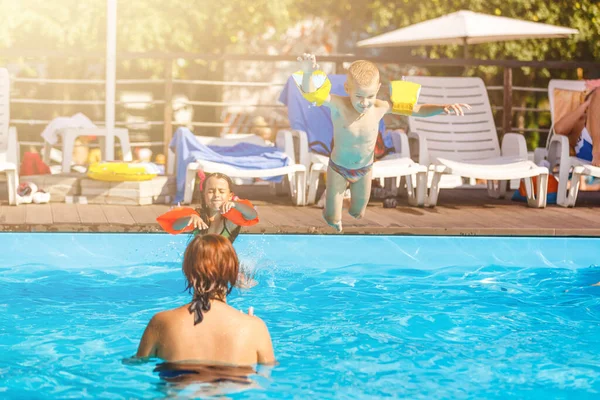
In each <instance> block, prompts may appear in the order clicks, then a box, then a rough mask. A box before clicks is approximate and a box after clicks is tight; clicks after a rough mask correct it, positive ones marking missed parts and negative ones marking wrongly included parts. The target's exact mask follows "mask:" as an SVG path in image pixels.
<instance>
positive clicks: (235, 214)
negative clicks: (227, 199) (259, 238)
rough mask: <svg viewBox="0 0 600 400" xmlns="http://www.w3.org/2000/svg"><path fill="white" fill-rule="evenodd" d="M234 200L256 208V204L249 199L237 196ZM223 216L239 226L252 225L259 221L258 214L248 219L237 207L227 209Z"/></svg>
mask: <svg viewBox="0 0 600 400" xmlns="http://www.w3.org/2000/svg"><path fill="white" fill-rule="evenodd" d="M234 201H235V202H237V203H242V204H244V205H247V206H249V207H252V208H254V206H253V205H252V203H251V202H250V201H249V200H242V199H237V198H236V199H235V200H234ZM223 216H224V217H225V218H227V219H228V220H230V221H231V222H233V223H234V224H236V225H238V226H252V225H256V224H257V223H258V216H257V217H256V218H254V219H251V220H247V219H245V218H244V216H243V215H242V213H241V212H239V211H238V210H236V209H235V208H232V209H231V210H229V211H227V212H226V213H225V214H223Z"/></svg>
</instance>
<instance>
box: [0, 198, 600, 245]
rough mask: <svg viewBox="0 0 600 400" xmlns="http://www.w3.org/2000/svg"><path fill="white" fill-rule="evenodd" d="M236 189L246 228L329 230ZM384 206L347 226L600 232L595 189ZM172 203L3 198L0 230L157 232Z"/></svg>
mask: <svg viewBox="0 0 600 400" xmlns="http://www.w3.org/2000/svg"><path fill="white" fill-rule="evenodd" d="M238 193H239V195H240V197H246V198H249V199H251V200H252V201H253V202H254V203H255V204H256V206H257V208H258V211H259V216H260V223H259V224H257V225H255V226H253V227H249V228H247V229H244V230H243V232H245V233H254V234H263V233H269V234H270V233H288V234H291V233H297V234H333V233H334V232H333V230H332V229H330V228H329V227H328V226H327V225H326V224H325V223H324V221H323V220H322V218H321V212H322V210H321V209H319V208H316V207H312V206H309V207H294V206H292V205H291V202H290V200H289V198H287V197H273V196H272V194H271V193H269V190H268V188H265V187H259V188H242V189H240V190H238ZM399 203H400V205H399V207H397V208H395V209H384V208H383V207H382V203H381V202H380V201H373V202H372V203H371V204H370V205H369V208H368V210H367V215H366V217H365V218H364V219H362V220H360V221H356V220H354V219H352V218H351V217H349V216H348V215H347V214H345V215H344V219H343V223H344V232H345V234H389V235H509V236H521V235H531V236H600V192H582V193H580V196H579V199H578V202H577V207H575V208H571V209H565V208H562V207H558V206H556V205H550V206H548V207H547V208H546V209H531V208H528V207H526V206H525V204H524V203H518V202H513V201H510V200H494V199H490V198H488V197H487V195H486V192H485V190H481V189H454V190H442V191H441V194H440V199H439V206H437V207H435V208H414V207H408V206H406V199H405V198H401V199H399ZM168 208H169V206H166V205H151V206H114V205H80V204H64V203H51V204H43V205H36V204H31V205H21V206H18V207H14V206H8V205H7V203H6V202H5V203H2V205H0V230H1V231H8V232H160V228H159V226H158V224H157V223H156V217H157V216H158V215H160V214H162V213H163V212H165V211H166V210H167V209H168Z"/></svg>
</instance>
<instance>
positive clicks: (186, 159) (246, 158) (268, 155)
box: [169, 127, 290, 202]
mask: <svg viewBox="0 0 600 400" xmlns="http://www.w3.org/2000/svg"><path fill="white" fill-rule="evenodd" d="M169 147H170V148H171V149H172V150H173V151H175V153H176V154H177V195H176V197H175V202H181V201H183V193H184V190H185V175H186V170H187V166H188V164H190V163H192V162H195V161H197V160H204V161H211V162H215V163H221V164H227V165H231V166H234V167H237V168H243V169H270V168H279V167H285V166H287V165H288V164H289V162H290V159H289V158H288V157H287V155H286V154H285V153H283V152H282V151H280V150H278V149H277V148H276V147H272V146H259V145H256V144H252V143H238V144H236V145H234V146H231V147H223V146H207V145H204V144H202V143H200V141H198V139H196V137H195V136H194V134H193V133H192V132H191V131H190V130H189V129H187V128H183V127H182V128H179V129H177V130H176V131H175V134H174V135H173V139H171V143H170V144H169ZM272 180H275V181H279V180H281V177H276V178H273V179H272Z"/></svg>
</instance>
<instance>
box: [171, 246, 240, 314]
mask: <svg viewBox="0 0 600 400" xmlns="http://www.w3.org/2000/svg"><path fill="white" fill-rule="evenodd" d="M182 269H183V274H184V275H185V279H186V290H188V291H189V292H190V293H192V295H193V297H192V303H191V304H190V307H189V311H190V313H194V325H196V324H198V323H200V322H202V320H203V319H204V316H203V315H202V314H203V313H204V312H207V311H208V310H210V301H211V300H213V299H217V300H225V298H226V297H227V295H229V293H231V289H232V288H233V287H234V286H235V284H236V282H237V277H238V273H239V260H238V257H237V254H236V252H235V250H234V249H233V246H232V245H231V242H230V241H229V240H227V239H226V238H224V237H223V236H221V235H215V234H207V235H202V236H196V237H195V238H193V239H192V240H191V241H190V243H189V244H188V246H187V248H186V249H185V254H184V256H183V268H182Z"/></svg>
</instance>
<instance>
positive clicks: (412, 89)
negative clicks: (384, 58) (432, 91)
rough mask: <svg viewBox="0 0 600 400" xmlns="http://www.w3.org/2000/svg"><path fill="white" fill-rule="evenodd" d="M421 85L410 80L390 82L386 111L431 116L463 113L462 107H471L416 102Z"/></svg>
mask: <svg viewBox="0 0 600 400" xmlns="http://www.w3.org/2000/svg"><path fill="white" fill-rule="evenodd" d="M420 91H421V85H419V84H418V83H414V82H410V81H392V82H390V101H391V106H390V104H389V103H388V110H387V113H392V114H396V115H406V116H415V117H432V116H434V115H438V114H455V115H465V112H464V110H463V108H466V109H467V110H470V109H471V106H470V105H468V104H462V103H454V104H417V101H418V100H419V94H420Z"/></svg>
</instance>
